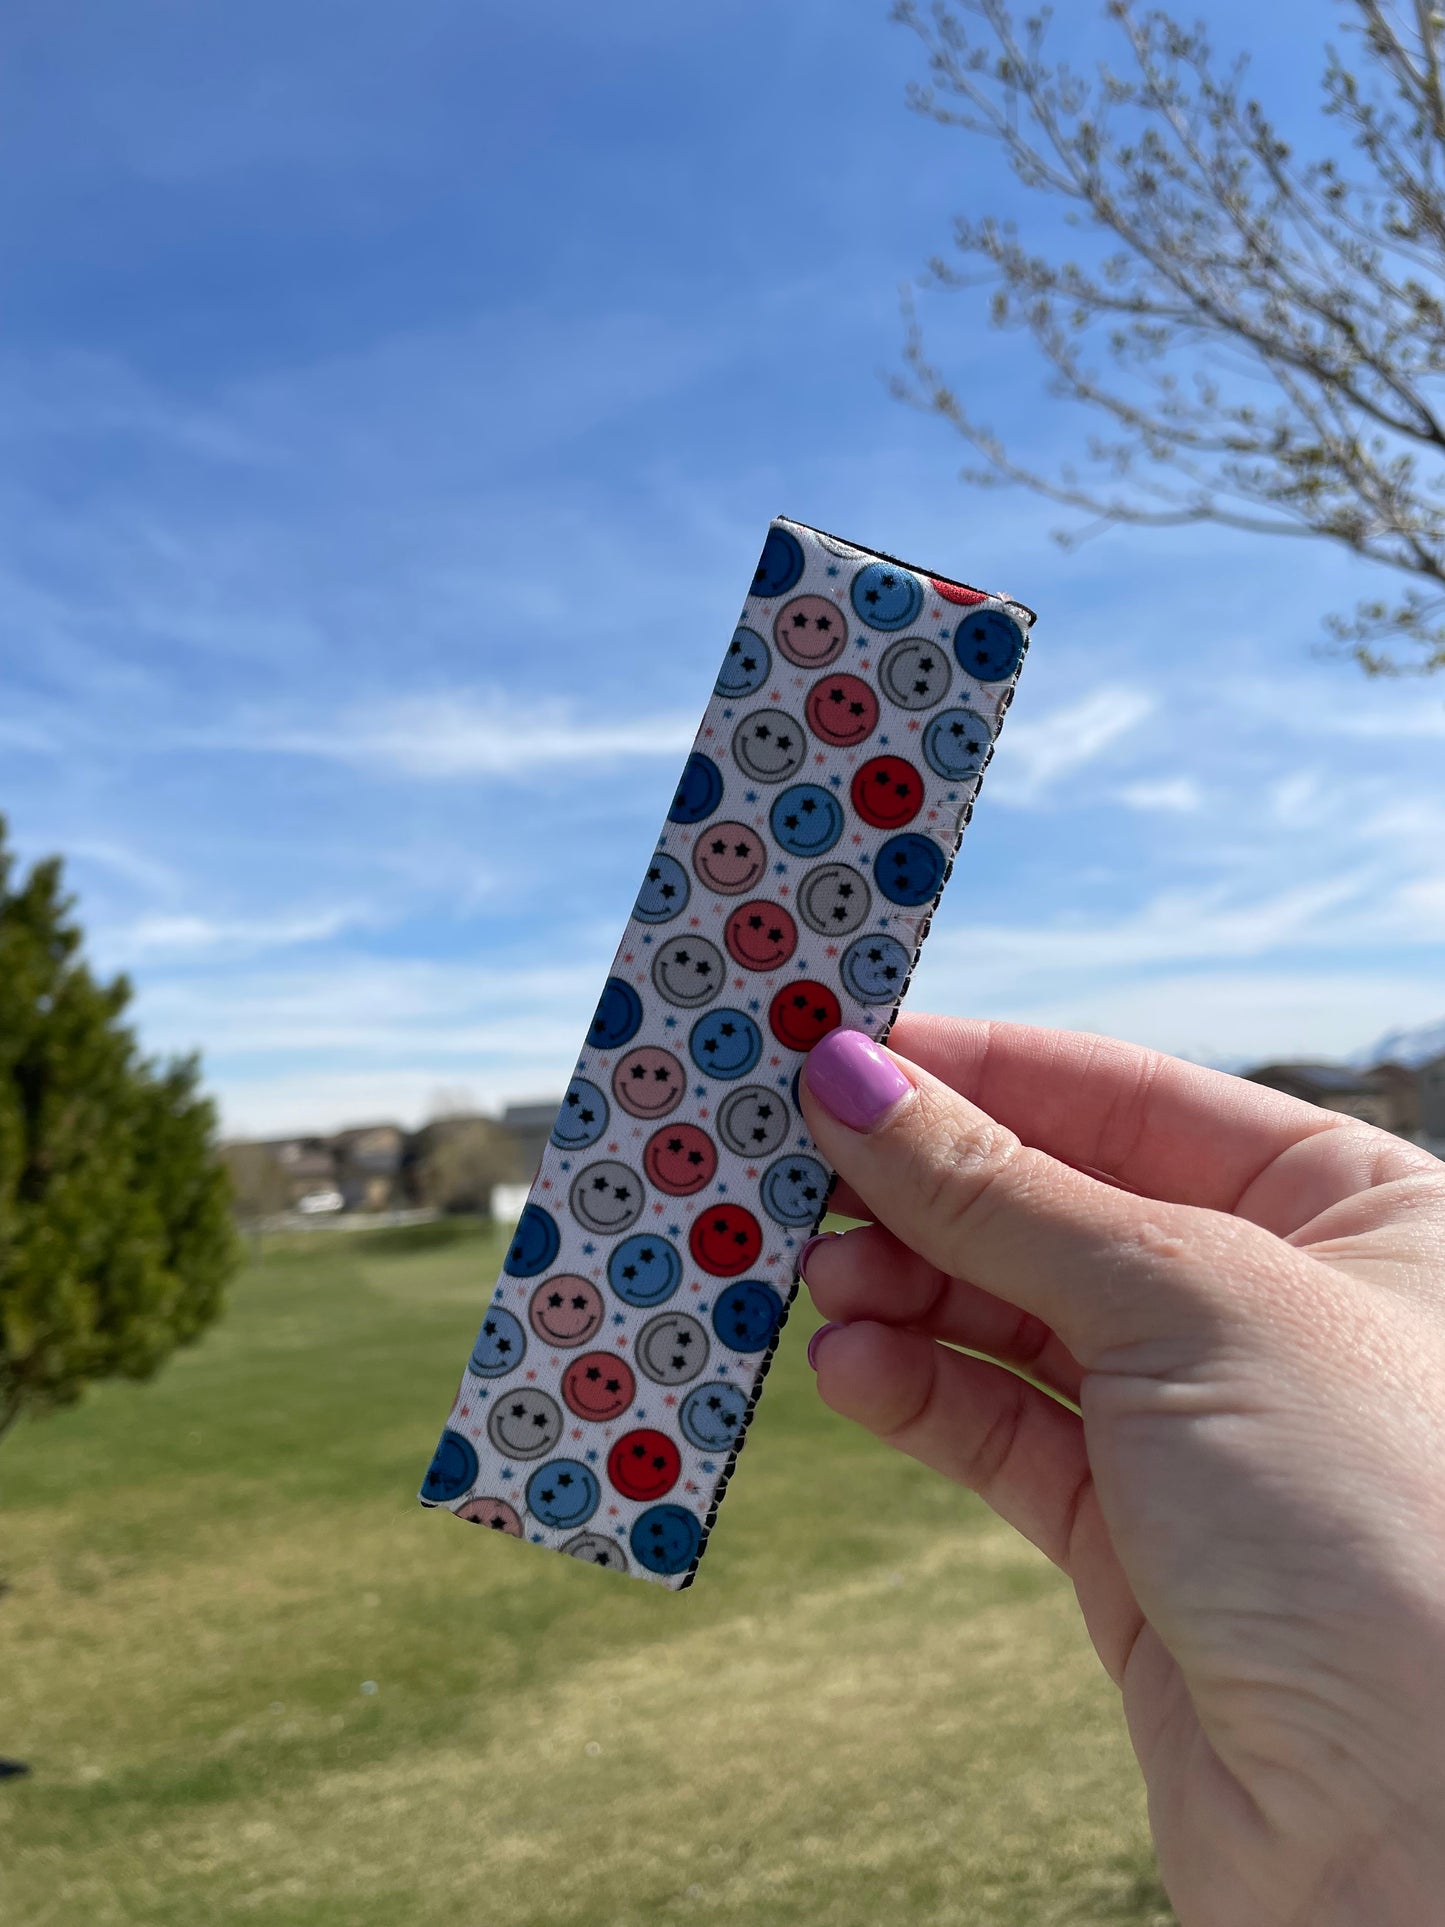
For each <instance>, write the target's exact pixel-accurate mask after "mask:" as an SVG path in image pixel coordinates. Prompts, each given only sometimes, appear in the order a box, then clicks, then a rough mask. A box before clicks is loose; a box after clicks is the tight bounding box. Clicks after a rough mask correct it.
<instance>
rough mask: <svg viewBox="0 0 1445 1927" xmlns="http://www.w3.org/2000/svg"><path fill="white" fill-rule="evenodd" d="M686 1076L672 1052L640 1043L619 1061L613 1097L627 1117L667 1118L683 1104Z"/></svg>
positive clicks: (613, 1080) (613, 1076)
mask: <svg viewBox="0 0 1445 1927" xmlns="http://www.w3.org/2000/svg"><path fill="white" fill-rule="evenodd" d="M686 1089H687V1077H686V1074H685V1073H684V1071H683V1068H682V1065H681V1064H679V1063H678V1061H677V1059H676V1058H675V1057H674V1056H673V1054H672V1052H671V1051H666V1050H662V1049H660V1048H659V1046H657V1045H656V1044H642V1045H640V1046H639V1047H638V1048H637V1049H636V1050H630V1051H628V1053H627V1055H626V1056H625V1057H623V1058H621V1059H619V1061H618V1064H617V1068H616V1070H615V1071H613V1073H612V1095H613V1096H614V1097H615V1098H616V1099H617V1102H618V1103H619V1104H620V1105H621V1106H622V1108H623V1110H624V1111H626V1112H627V1113H628V1114H629V1116H632V1117H642V1118H657V1117H666V1116H668V1114H669V1113H670V1112H672V1111H675V1110H676V1109H677V1107H678V1105H679V1104H680V1103H681V1102H682V1097H683V1092H684V1091H685V1090H686Z"/></svg>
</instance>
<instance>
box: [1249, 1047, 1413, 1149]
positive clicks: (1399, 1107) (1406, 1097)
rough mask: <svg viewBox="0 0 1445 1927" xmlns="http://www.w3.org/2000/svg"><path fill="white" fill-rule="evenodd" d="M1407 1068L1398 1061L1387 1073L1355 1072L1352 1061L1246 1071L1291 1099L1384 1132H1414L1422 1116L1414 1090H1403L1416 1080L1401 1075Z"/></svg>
mask: <svg viewBox="0 0 1445 1927" xmlns="http://www.w3.org/2000/svg"><path fill="white" fill-rule="evenodd" d="M1402 1069H1403V1067H1402V1066H1398V1065H1390V1066H1387V1067H1385V1070H1383V1071H1382V1070H1370V1071H1356V1070H1351V1068H1350V1067H1349V1065H1348V1064H1261V1065H1260V1066H1259V1067H1258V1069H1256V1070H1252V1071H1246V1072H1245V1073H1244V1075H1245V1077H1246V1078H1248V1080H1249V1082H1250V1083H1251V1084H1264V1085H1266V1086H1267V1087H1268V1088H1269V1089H1270V1090H1272V1091H1283V1092H1284V1093H1285V1094H1286V1096H1288V1097H1299V1098H1303V1100H1304V1101H1305V1103H1306V1104H1318V1105H1319V1106H1320V1108H1321V1109H1322V1110H1326V1111H1339V1112H1341V1113H1342V1114H1343V1115H1344V1116H1346V1117H1357V1118H1359V1119H1361V1121H1362V1122H1363V1123H1366V1124H1377V1125H1379V1126H1380V1128H1381V1129H1382V1130H1386V1131H1395V1132H1398V1133H1400V1134H1401V1135H1409V1134H1410V1131H1411V1129H1412V1128H1414V1127H1413V1126H1412V1125H1411V1124H1410V1122H1409V1119H1410V1118H1411V1116H1412V1115H1414V1116H1416V1117H1418V1112H1417V1111H1416V1110H1415V1100H1414V1092H1413V1088H1411V1089H1409V1090H1406V1089H1404V1088H1402V1086H1404V1085H1406V1084H1409V1085H1411V1086H1412V1085H1413V1079H1412V1078H1411V1077H1410V1074H1409V1072H1405V1074H1404V1077H1403V1078H1401V1077H1399V1076H1398V1075H1397V1073H1398V1072H1399V1071H1400V1070H1402Z"/></svg>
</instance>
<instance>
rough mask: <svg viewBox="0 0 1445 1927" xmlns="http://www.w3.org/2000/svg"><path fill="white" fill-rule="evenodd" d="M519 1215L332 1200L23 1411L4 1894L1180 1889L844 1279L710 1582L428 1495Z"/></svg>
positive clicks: (995, 1540)
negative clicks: (420, 1233)
mask: <svg viewBox="0 0 1445 1927" xmlns="http://www.w3.org/2000/svg"><path fill="white" fill-rule="evenodd" d="M298 1245H299V1247H300V1248H299V1249H298V1248H297V1246H298ZM497 1258H498V1249H497V1246H496V1244H495V1242H494V1241H493V1240H491V1239H488V1238H485V1237H471V1238H468V1239H466V1240H465V1241H462V1242H456V1241H454V1242H451V1243H446V1242H431V1243H430V1245H429V1241H428V1240H427V1239H424V1238H417V1237H415V1236H412V1237H410V1238H408V1237H407V1236H406V1235H405V1234H398V1235H397V1236H396V1237H394V1238H392V1239H390V1240H389V1239H387V1238H380V1239H374V1240H371V1241H362V1240H355V1241H351V1240H340V1239H338V1240H336V1241H335V1242H333V1241H332V1240H331V1239H327V1240H325V1241H322V1240H320V1239H317V1240H314V1241H312V1242H310V1243H307V1242H305V1241H296V1242H295V1243H294V1244H292V1245H290V1246H287V1247H284V1248H282V1249H281V1250H280V1251H279V1252H277V1253H276V1254H275V1255H274V1256H273V1255H270V1254H268V1256H267V1259H266V1262H265V1263H264V1264H262V1265H260V1266H253V1267H252V1268H251V1269H250V1270H248V1271H247V1272H246V1273H245V1275H244V1276H243V1278H242V1279H241V1281H240V1284H239V1286H238V1288H237V1291H236V1294H235V1299H234V1304H233V1308H232V1310H231V1313H230V1316H229V1318H228V1319H227V1321H226V1323H225V1324H224V1325H223V1326H221V1327H220V1328H219V1329H218V1330H217V1331H216V1332H215V1333H213V1334H212V1335H211V1336H210V1337H209V1338H208V1339H207V1340H206V1341H205V1343H204V1344H203V1345H202V1346H200V1347H199V1348H197V1349H196V1350H194V1351H192V1352H189V1353H186V1354H185V1355H183V1356H182V1357H181V1358H179V1359H178V1360H177V1361H176V1362H175V1363H174V1364H173V1365H172V1366H171V1367H170V1369H169V1370H168V1371H167V1372H166V1374H165V1375H164V1376H163V1377H162V1378H160V1379H159V1380H157V1381H156V1383H154V1384H153V1385H149V1386H142V1387H129V1386H116V1387H107V1388H105V1389H103V1390H102V1391H100V1392H99V1393H97V1394H95V1395H94V1396H92V1397H91V1398H90V1399H89V1400H87V1402H86V1403H85V1404H84V1405H83V1406H81V1407H80V1408H79V1409H78V1410H76V1411H74V1412H71V1413H67V1414H65V1415H63V1416H61V1417H59V1418H55V1419H51V1420H47V1421H45V1422H43V1423H38V1424H35V1425H33V1426H30V1427H29V1428H27V1429H22V1431H21V1432H20V1433H19V1434H18V1435H16V1436H12V1438H11V1439H9V1440H7V1441H6V1443H5V1445H4V1447H3V1449H0V1568H3V1571H4V1573H5V1574H6V1576H7V1577H8V1578H9V1579H10V1581H11V1583H12V1591H11V1592H10V1593H9V1595H8V1596H7V1597H5V1598H4V1599H3V1600H0V1753H11V1754H17V1755H20V1756H21V1757H23V1758H26V1759H28V1760H29V1761H30V1762H31V1764H32V1766H33V1769H34V1772H33V1777H32V1778H30V1779H29V1780H26V1781H15V1782H11V1783H8V1784H5V1785H0V1917H3V1919H4V1920H5V1922H6V1923H13V1924H14V1927H82V1924H83V1927H196V1924H197V1923H198V1922H204V1923H206V1927H231V1923H242V1922H245V1923H264V1927H541V1924H542V1923H546V1924H547V1927H584V1924H585V1927H593V1924H594V1923H595V1924H596V1927H603V1924H604V1923H605V1927H633V1924H634V1923H635V1924H636V1927H643V1923H647V1927H655V1924H661V1927H667V1924H668V1923H672V1922H708V1923H716V1924H717V1927H783V1924H784V1923H794V1922H796V1923H798V1924H799V1927H865V1924H866V1927H894V1924H895V1923H896V1927H932V1924H933V1923H940V1924H941V1923H944V1922H949V1923H954V1922H966V1923H968V1927H1005V1924H1007V1927H1024V1924H1025V1923H1027V1927H1056V1924H1062V1923H1073V1922H1101V1923H1109V1927H1156V1924H1157V1923H1162V1922H1166V1921H1168V1920H1169V1919H1170V1915H1169V1913H1168V1910H1167V1908H1166V1906H1165V1903H1164V1900H1163V1897H1162V1895H1161V1893H1160V1891H1159V1889H1158V1886H1157V1884H1156V1882H1155V1880H1154V1877H1153V1873H1152V1863H1151V1858H1150V1854H1149V1850H1148V1837H1147V1832H1146V1829H1145V1824H1144V1815H1143V1803H1142V1798H1141V1796H1140V1793H1139V1790H1138V1786H1137V1777H1136V1773H1135V1769H1134V1766H1133V1763H1132V1759H1131V1756H1130V1754H1129V1752H1128V1748H1127V1745H1126V1743H1125V1740H1124V1737H1123V1732H1122V1727H1121V1722H1120V1718H1119V1714H1118V1710H1117V1706H1116V1703H1115V1697H1114V1694H1113V1691H1112V1689H1111V1688H1110V1687H1109V1685H1108V1684H1107V1682H1106V1681H1105V1679H1104V1678H1103V1675H1102V1673H1101V1672H1100V1671H1099V1668H1098V1666H1097V1664H1096V1662H1095V1661H1094V1659H1093V1657H1092V1654H1091V1653H1090V1652H1089V1651H1088V1648H1087V1646H1086V1643H1085V1641H1084V1637H1083V1633H1082V1631H1081V1629H1080V1627H1079V1624H1078V1619H1077V1615H1076V1612H1075V1610H1074V1607H1073V1604H1072V1596H1071V1594H1070V1593H1069V1591H1068V1589H1067V1587H1066V1586H1065V1585H1064V1584H1063V1583H1062V1582H1061V1581H1060V1580H1059V1578H1058V1576H1057V1575H1056V1574H1055V1573H1053V1572H1052V1570H1051V1569H1050V1568H1049V1567H1048V1566H1047V1565H1045V1563H1044V1562H1043V1561H1042V1560H1041V1559H1040V1558H1039V1557H1038V1556H1037V1555H1036V1554H1034V1553H1033V1552H1032V1551H1031V1550H1030V1549H1029V1548H1028V1547H1027V1546H1025V1545H1024V1544H1022V1542H1020V1541H1019V1540H1018V1539H1016V1538H1015V1537H1014V1536H1013V1535H1011V1534H1010V1533H1008V1532H1007V1531H1006V1530H1004V1529H1003V1528H1002V1527H1000V1526H998V1525H997V1524H996V1523H994V1522H993V1520H992V1519H991V1518H990V1517H989V1515H988V1514H987V1513H986V1512H985V1511H984V1510H983V1508H982V1507H980V1506H979V1505H978V1504H977V1503H976V1502H975V1501H974V1500H973V1499H971V1498H970V1497H969V1496H968V1495H966V1494H963V1493H960V1492H958V1491H956V1490H954V1489H952V1488H950V1487H948V1486H946V1485H944V1484H943V1482H942V1481H941V1480H939V1479H937V1478H935V1477H933V1476H931V1475H929V1474H926V1473H924V1472H922V1471H920V1470H919V1469H918V1468H916V1467H915V1466H913V1465H911V1464H910V1463H909V1462H907V1461H906V1460H904V1459H902V1458H900V1457H898V1456H897V1455H895V1454H893V1453H890V1452H888V1451H886V1450H885V1449H884V1448H883V1447H881V1446H879V1445H877V1444H876V1443H874V1442H873V1441H871V1440H869V1439H867V1438H865V1437H863V1436H862V1435H861V1434H859V1433H857V1432H855V1431H854V1430H852V1429H851V1428H849V1427H847V1426H845V1425H844V1424H842V1423H841V1422H840V1421H838V1420H836V1419H834V1418H833V1417H832V1416H831V1415H830V1414H829V1413H827V1412H826V1411H824V1410H823V1409H822V1408H821V1406H820V1405H819V1403H818V1400H817V1398H816V1396H815V1395H814V1393H813V1391H812V1386H811V1378H810V1374H809V1373H808V1371H807V1367H806V1365H805V1363H804V1360H803V1343H804V1340H805V1337H806V1334H807V1329H808V1328H809V1325H810V1320H809V1318H807V1317H805V1316H803V1315H801V1314H800V1315H799V1317H798V1318H796V1319H795V1320H794V1323H793V1325H792V1326H791V1327H790V1329H789V1331H788V1333H787V1336H786V1340H785V1343H784V1345H783V1347H782V1350H781V1353H780V1355H779V1358H778V1362H777V1364H776V1365H775V1367H774V1371H773V1376H772V1378H771V1380H770V1381H769V1386H768V1396H767V1398H766V1399H765V1400H764V1402H763V1406H762V1411H761V1414H760V1416H759V1418H758V1420H757V1423H756V1425H755V1428H754V1431H753V1434H752V1437H751V1439H750V1441H749V1444H748V1448H747V1451H746V1452H745V1453H744V1455H743V1457H742V1460H741V1462H740V1465H739V1470H738V1474H737V1477H736V1478H735V1480H734V1481H733V1485H732V1488H731V1491H730V1493H729V1497H728V1502H727V1505H726V1507H725V1509H724V1512H723V1515H722V1518H721V1520H720V1522H719V1526H718V1529H717V1531H716V1533H715V1535H714V1538H713V1542H712V1545H711V1547H710V1549H709V1553H708V1557H707V1559H706V1561H705V1562H704V1565H703V1569H702V1573H701V1575H700V1577H699V1579H698V1581H697V1583H696V1585H695V1586H694V1587H693V1589H692V1590H691V1591H689V1592H687V1593H683V1594H669V1593H664V1592H662V1591H660V1590H657V1589H654V1588H652V1587H650V1586H646V1585H642V1584H638V1583H635V1582H632V1581H626V1580H619V1579H617V1578H615V1577H613V1576H611V1575H608V1574H605V1573H601V1572H598V1571H596V1570H595V1569H588V1568H585V1567H583V1566H581V1565H578V1564H576V1563H574V1562H573V1561H571V1560H566V1559H559V1558H557V1557H555V1556H552V1555H547V1554H543V1553H540V1552H536V1551H534V1550H532V1549H531V1548H529V1547H525V1546H521V1545H518V1544H517V1543H516V1542H515V1541H511V1540H502V1539H500V1538H499V1537H498V1536H496V1535H493V1534H490V1533H483V1532H480V1531H477V1530H475V1529H472V1528H469V1527H467V1526H464V1525H462V1524H460V1523H459V1522H457V1521H455V1520H453V1519H451V1518H450V1517H447V1516H445V1515H442V1514H432V1513H427V1512H424V1511H422V1510H421V1509H420V1508H418V1507H417V1506H416V1504H415V1501H414V1497H413V1495H414V1492H415V1488H416V1485H417V1482H418V1478H419V1475H420V1472H421V1471H422V1469H423V1468H424V1466H425V1464H426V1460H427V1457H428V1455H429V1453H430V1450H431V1447H432V1445H433V1443H434V1441H435V1437H436V1434H437V1431H438V1429H439V1426H440V1423H441V1421H442V1419H443V1417H444V1416H445V1412H446V1408H447V1405H448V1402H449V1399H450V1395H451V1392H452V1388H453V1386H454V1384H455V1381H456V1378H457V1375H458V1372H459V1370H460V1368H461V1365H462V1362H463V1360H464V1358H465V1355H466V1350H467V1347H468V1345H469V1343H470V1340H471V1338H472V1336H473V1333H474V1329H475V1326H476V1323H477V1320H478V1317H479V1315H480V1312H481V1308H482V1305H483V1303H484V1302H485V1300H486V1297H487V1295H488V1293H489V1291H490V1287H491V1283H492V1279H493V1276H494V1274H495V1270H496V1264H497ZM363 1682H374V1684H375V1688H376V1690H375V1691H374V1692H371V1693H364V1692H363V1691H362V1686H363Z"/></svg>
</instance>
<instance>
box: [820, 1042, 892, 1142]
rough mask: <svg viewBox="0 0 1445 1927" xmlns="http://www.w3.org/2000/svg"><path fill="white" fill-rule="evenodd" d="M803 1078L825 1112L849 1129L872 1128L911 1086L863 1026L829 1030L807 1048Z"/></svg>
mask: <svg viewBox="0 0 1445 1927" xmlns="http://www.w3.org/2000/svg"><path fill="white" fill-rule="evenodd" d="M803 1076H804V1077H805V1079H806V1080H807V1085H808V1089H809V1090H810V1091H811V1092H812V1093H813V1096H814V1097H816V1098H817V1100H818V1102H819V1103H820V1104H821V1105H822V1106H823V1108H824V1110H826V1111H829V1112H831V1113H832V1115H833V1116H834V1117H836V1118H837V1120H838V1122H839V1123H840V1124H846V1125H847V1126H848V1129H849V1130H850V1131H872V1130H875V1129H876V1128H877V1126H878V1125H879V1124H881V1123H882V1122H883V1119H884V1118H885V1117H886V1116H887V1115H888V1113H889V1112H890V1111H891V1110H892V1109H893V1106H894V1105H895V1104H896V1103H897V1102H898V1100H899V1098H901V1097H906V1096H907V1095H908V1093H909V1091H911V1090H912V1088H913V1086H912V1085H911V1084H910V1083H909V1081H908V1079H907V1078H906V1077H905V1076H904V1075H903V1073H902V1071H900V1070H899V1068H898V1066H897V1065H896V1064H895V1063H894V1062H893V1059H892V1058H891V1057H889V1056H888V1055H887V1054H886V1053H885V1052H884V1051H882V1050H880V1049H879V1047H878V1045H877V1044H875V1043H874V1042H873V1039H872V1038H871V1037H868V1036H866V1035H865V1034H864V1032H862V1031H861V1030H830V1031H829V1032H828V1034H827V1036H826V1037H824V1038H823V1039H822V1041H821V1042H820V1043H817V1044H814V1046H813V1048H812V1050H811V1051H809V1053H808V1056H807V1060H806V1068H805V1070H804V1072H803Z"/></svg>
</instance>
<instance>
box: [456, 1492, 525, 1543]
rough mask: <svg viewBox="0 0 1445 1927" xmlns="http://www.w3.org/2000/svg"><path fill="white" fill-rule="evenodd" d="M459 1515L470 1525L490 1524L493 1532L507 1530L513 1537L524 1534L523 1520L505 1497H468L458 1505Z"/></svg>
mask: <svg viewBox="0 0 1445 1927" xmlns="http://www.w3.org/2000/svg"><path fill="white" fill-rule="evenodd" d="M457 1517H458V1518H459V1519H465V1520H466V1521H467V1522H468V1524H470V1525H474V1526H490V1527H491V1529H492V1531H493V1532H505V1533H507V1534H508V1535H509V1536H510V1537H511V1538H513V1539H520V1538H521V1536H522V1521H521V1520H520V1519H519V1518H518V1517H517V1515H516V1513H515V1512H514V1511H513V1509H512V1508H511V1506H509V1505H508V1504H507V1502H506V1500H505V1499H468V1500H467V1502H466V1504H465V1505H459V1506H458V1507H457Z"/></svg>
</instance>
